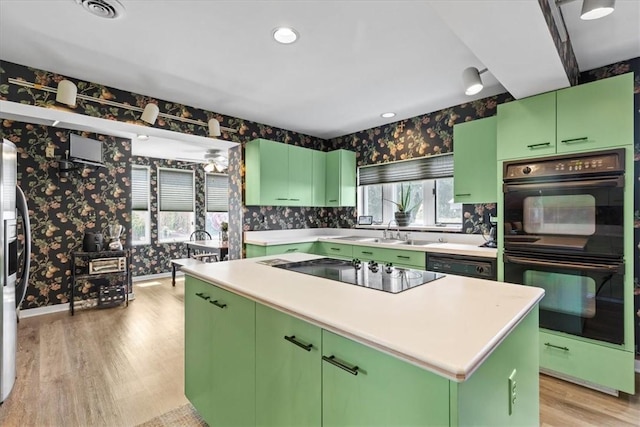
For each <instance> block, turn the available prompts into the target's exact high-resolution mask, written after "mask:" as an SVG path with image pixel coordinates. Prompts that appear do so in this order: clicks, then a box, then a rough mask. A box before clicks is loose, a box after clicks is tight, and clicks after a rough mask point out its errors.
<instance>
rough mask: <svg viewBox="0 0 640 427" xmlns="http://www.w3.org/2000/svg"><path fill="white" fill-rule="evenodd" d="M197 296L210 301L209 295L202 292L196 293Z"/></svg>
mask: <svg viewBox="0 0 640 427" xmlns="http://www.w3.org/2000/svg"><path fill="white" fill-rule="evenodd" d="M196 296H197V297H200V298H202V299H203V300H205V301H206V300H208V299H209V295H205V294H204V293H202V292H196Z"/></svg>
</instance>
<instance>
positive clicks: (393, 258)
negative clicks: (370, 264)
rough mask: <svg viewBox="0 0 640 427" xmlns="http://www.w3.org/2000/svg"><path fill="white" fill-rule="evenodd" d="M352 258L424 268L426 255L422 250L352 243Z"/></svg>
mask: <svg viewBox="0 0 640 427" xmlns="http://www.w3.org/2000/svg"><path fill="white" fill-rule="evenodd" d="M352 256H353V258H358V259H359V260H361V261H377V262H379V263H382V264H386V263H391V264H393V265H394V266H398V267H408V268H418V269H421V270H424V269H425V267H426V260H427V257H426V255H425V253H424V252H422V251H403V250H400V249H388V248H380V247H377V246H376V247H373V246H360V245H353V248H352Z"/></svg>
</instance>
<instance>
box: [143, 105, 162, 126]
mask: <svg viewBox="0 0 640 427" xmlns="http://www.w3.org/2000/svg"><path fill="white" fill-rule="evenodd" d="M158 114H160V109H159V108H158V106H157V105H156V104H152V103H149V104H147V105H145V107H144V111H143V112H142V115H141V116H140V120H142V121H143V122H147V123H149V124H150V125H152V124H154V123H155V122H156V119H157V118H158Z"/></svg>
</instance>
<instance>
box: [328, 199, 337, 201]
mask: <svg viewBox="0 0 640 427" xmlns="http://www.w3.org/2000/svg"><path fill="white" fill-rule="evenodd" d="M337 201H338V199H332V200H329V202H337Z"/></svg>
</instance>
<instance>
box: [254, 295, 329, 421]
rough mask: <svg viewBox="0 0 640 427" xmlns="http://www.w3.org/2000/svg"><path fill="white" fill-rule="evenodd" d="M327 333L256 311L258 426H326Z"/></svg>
mask: <svg viewBox="0 0 640 427" xmlns="http://www.w3.org/2000/svg"><path fill="white" fill-rule="evenodd" d="M321 345H322V330H321V329H320V328H319V327H317V326H314V325H311V324H310V323H307V322H304V321H302V320H299V319H296V318H295V317H292V316H289V315H287V314H284V313H282V312H279V311H276V310H274V309H272V308H269V307H266V306H263V305H261V304H257V305H256V425H258V426H273V427H280V426H307V427H311V426H318V427H319V426H321V425H322V384H321V381H322V363H321Z"/></svg>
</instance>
